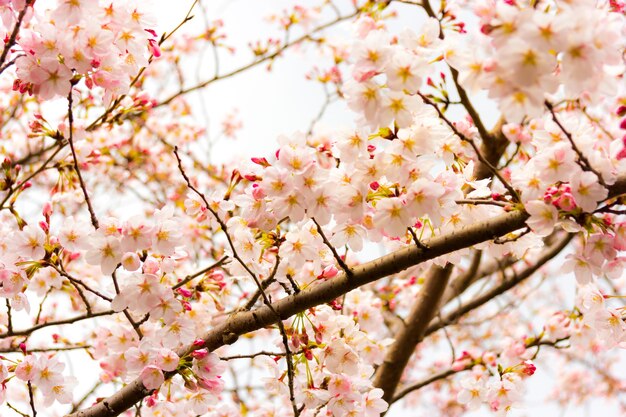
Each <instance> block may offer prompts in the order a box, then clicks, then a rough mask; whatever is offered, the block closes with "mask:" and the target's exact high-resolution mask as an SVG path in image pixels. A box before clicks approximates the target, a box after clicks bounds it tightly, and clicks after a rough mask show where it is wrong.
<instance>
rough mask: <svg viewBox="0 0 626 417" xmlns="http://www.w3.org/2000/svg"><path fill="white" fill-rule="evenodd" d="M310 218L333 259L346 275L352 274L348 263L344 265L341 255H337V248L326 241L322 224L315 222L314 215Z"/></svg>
mask: <svg viewBox="0 0 626 417" xmlns="http://www.w3.org/2000/svg"><path fill="white" fill-rule="evenodd" d="M311 220H313V223H315V226H317V233H319V234H320V237H321V238H322V240H323V241H324V244H325V245H326V246H327V247H328V249H330V251H331V252H332V253H333V256H334V257H335V260H336V261H337V263H338V264H339V266H340V267H341V269H343V272H345V273H346V275H347V276H348V277H350V276H352V270H351V269H350V267H349V266H348V265H346V263H345V262H344V260H343V259H342V258H341V256H339V254H338V253H337V250H336V249H335V247H334V246H333V245H332V244H331V243H330V242H329V241H328V239H327V238H326V235H325V234H324V231H323V230H322V226H320V224H319V223H318V222H317V220H315V218H314V217H313V218H311Z"/></svg>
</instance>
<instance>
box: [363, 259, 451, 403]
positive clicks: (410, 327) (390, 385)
mask: <svg viewBox="0 0 626 417" xmlns="http://www.w3.org/2000/svg"><path fill="white" fill-rule="evenodd" d="M452 268H453V266H452V264H447V265H446V266H445V267H443V268H441V267H436V268H431V270H430V271H429V275H428V277H427V278H426V282H424V285H423V286H422V288H421V289H420V292H419V294H418V299H417V302H416V303H415V305H414V306H413V309H412V310H411V312H410V313H409V317H408V318H407V320H405V323H406V325H405V326H404V327H402V328H401V329H400V331H399V332H398V334H397V336H396V338H395V341H394V343H393V345H391V346H390V347H389V350H388V351H387V354H386V355H385V360H384V362H383V363H382V364H381V365H380V366H379V367H378V370H377V371H376V376H375V378H374V386H375V387H378V388H381V389H382V390H383V391H384V392H385V393H384V394H383V400H385V401H387V402H388V403H389V402H391V399H392V398H393V394H394V392H395V391H396V387H397V386H398V383H399V382H400V377H401V376H402V373H403V372H404V368H405V367H406V364H407V363H408V362H409V358H410V357H411V355H412V354H413V351H414V350H415V347H416V346H417V345H418V344H419V343H420V342H421V341H422V340H423V339H424V333H425V331H426V328H427V326H428V323H429V322H430V320H431V319H432V318H433V317H434V316H435V313H436V311H437V310H438V308H439V304H440V302H441V297H442V296H443V291H444V290H445V288H446V285H447V284H448V279H449V278H450V274H451V273H452Z"/></svg>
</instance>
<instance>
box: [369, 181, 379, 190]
mask: <svg viewBox="0 0 626 417" xmlns="http://www.w3.org/2000/svg"><path fill="white" fill-rule="evenodd" d="M379 187H380V184H379V183H378V181H372V182H371V183H370V188H371V189H372V190H374V191H376V190H378V188H379Z"/></svg>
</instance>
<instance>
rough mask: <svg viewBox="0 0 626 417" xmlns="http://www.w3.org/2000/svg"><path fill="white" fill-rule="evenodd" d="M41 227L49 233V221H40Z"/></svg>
mask: <svg viewBox="0 0 626 417" xmlns="http://www.w3.org/2000/svg"><path fill="white" fill-rule="evenodd" d="M39 227H40V228H41V230H43V231H44V232H46V234H48V231H49V230H50V227H49V226H48V223H47V222H44V221H40V222H39Z"/></svg>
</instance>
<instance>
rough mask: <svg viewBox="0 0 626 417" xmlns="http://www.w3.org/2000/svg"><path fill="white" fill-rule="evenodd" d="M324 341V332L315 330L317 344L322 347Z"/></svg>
mask: <svg viewBox="0 0 626 417" xmlns="http://www.w3.org/2000/svg"><path fill="white" fill-rule="evenodd" d="M323 339H324V336H322V332H320V331H319V329H315V343H317V344H318V345H321V344H322V341H323Z"/></svg>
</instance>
